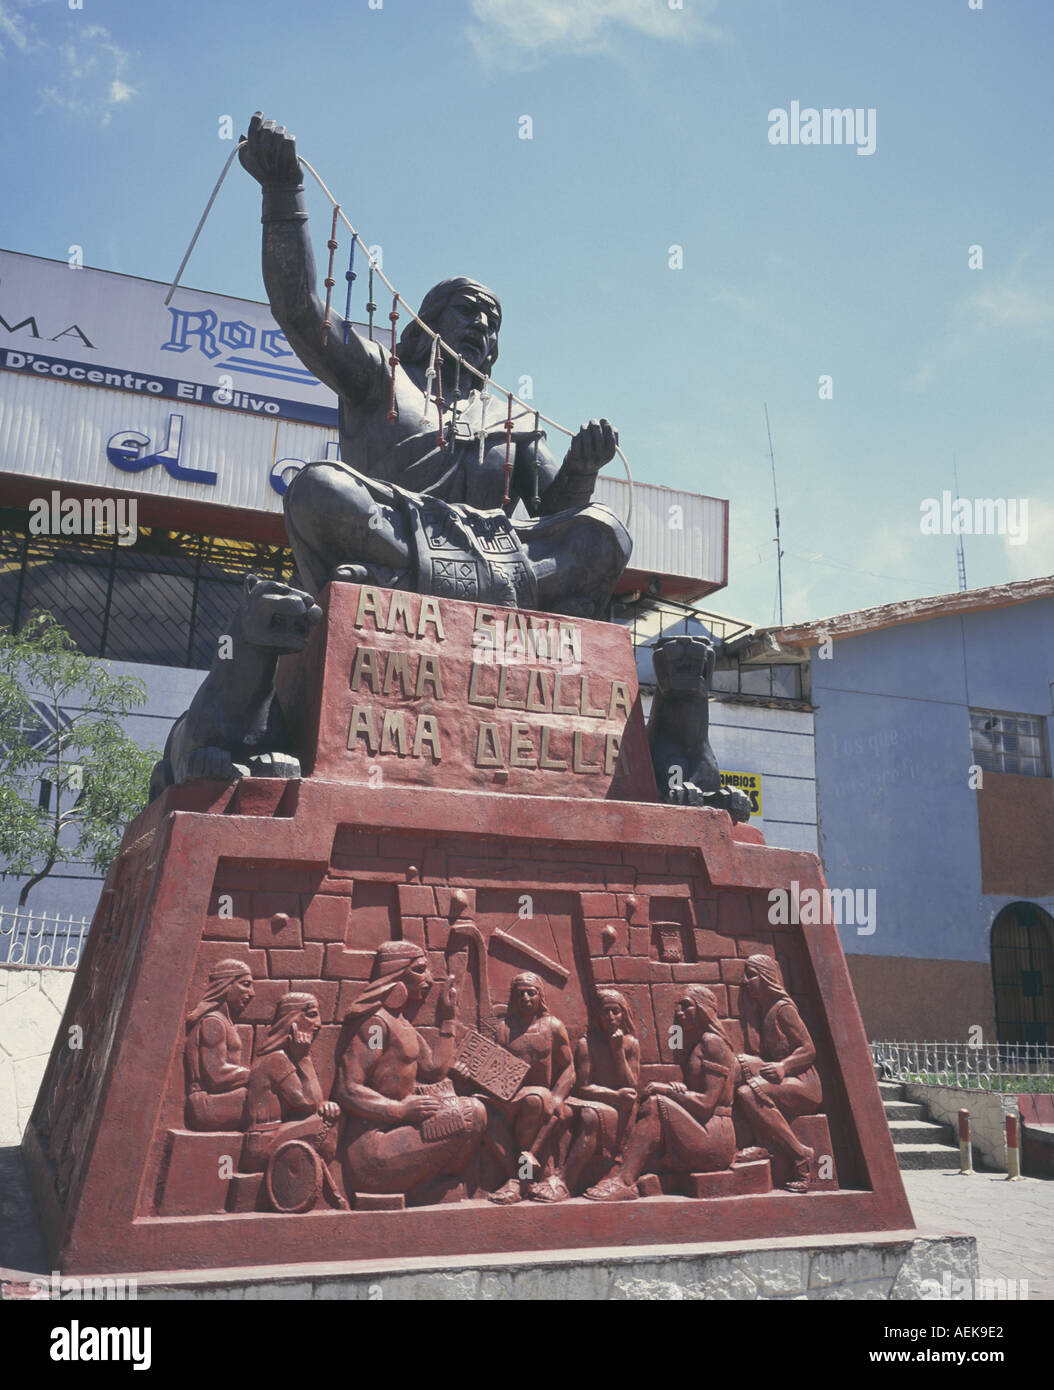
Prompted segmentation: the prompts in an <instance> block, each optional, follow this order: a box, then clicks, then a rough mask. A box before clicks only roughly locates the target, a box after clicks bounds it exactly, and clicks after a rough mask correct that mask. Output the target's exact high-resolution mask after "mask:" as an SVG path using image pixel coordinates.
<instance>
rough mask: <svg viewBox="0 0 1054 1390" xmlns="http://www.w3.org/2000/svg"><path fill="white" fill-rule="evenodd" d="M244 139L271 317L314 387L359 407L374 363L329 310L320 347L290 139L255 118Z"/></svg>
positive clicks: (318, 304)
mask: <svg viewBox="0 0 1054 1390" xmlns="http://www.w3.org/2000/svg"><path fill="white" fill-rule="evenodd" d="M244 139H245V142H246V143H245V144H244V145H242V147H241V150H240V151H239V154H238V157H239V159H240V160H241V163H242V168H243V169H245V170H246V172H247V173H249V174H251V175H252V176H253V178H254V179H255V180H256V181H257V183H258V184H259V185H260V187H261V188H262V189H263V213H262V216H261V221H262V222H263V277H264V285H265V286H266V288H267V297H268V299H269V300H270V304H271V312H272V313H273V314H274V316H275V318H276V319H277V321H278V323H279V324H280V325H281V328H282V332H283V333H284V334H285V336H286V337H287V338H288V339H289V343H290V345H291V347H292V348H293V351H294V352H295V353H296V355H297V356H298V357H299V358H300V360H301V361H302V362H303V363H304V364H305V365H306V366H307V367H309V368H310V370H311V371H312V372H314V374H315V375H316V376H317V377H318V379H319V380H320V381H324V382H325V383H326V385H327V386H330V387H332V389H333V390H334V391H336V392H337V394H338V395H339V396H343V397H344V398H345V399H347V400H349V401H351V402H353V403H355V404H359V403H362V402H365V400H366V398H367V396H368V394H369V390H370V385H371V383H372V382H373V380H374V377H375V375H376V373H377V371H378V365H379V364H378V360H377V359H376V358H374V357H371V356H370V354H369V352H368V350H367V348H366V346H365V345H364V344H363V342H362V340H361V339H360V338H359V337H358V335H357V334H356V333H355V332H354V331H352V332H350V333H348V335H347V339H348V340H347V342H345V341H344V336H345V334H344V320H343V319H342V318H341V316H340V315H339V314H338V313H337V312H336V310H335V309H332V308H331V310H330V315H329V320H330V329H329V332H328V333H327V335H326V341H325V343H323V341H322V321H323V318H324V317H325V308H324V306H323V303H322V300H321V299H320V298H319V295H318V275H317V271H316V268H315V254H314V251H313V249H312V246H311V237H310V234H309V232H308V217H307V204H306V201H305V198H304V185H303V177H302V174H301V171H300V162H299V160H298V159H297V154H296V136H294V135H290V134H289V132H288V131H287V130H286V128H285V126H280V125H276V124H275V122H274V121H269V120H265V119H264V116H263V113H262V112H261V111H257V112H256V114H255V115H254V116H253V118H252V120H251V121H250V122H249V133H248V135H246V136H245V137H244Z"/></svg>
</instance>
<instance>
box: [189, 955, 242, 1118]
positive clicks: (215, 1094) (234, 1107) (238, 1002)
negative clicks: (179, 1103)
mask: <svg viewBox="0 0 1054 1390" xmlns="http://www.w3.org/2000/svg"><path fill="white" fill-rule="evenodd" d="M255 993H256V991H255V990H254V989H253V977H252V972H251V971H250V969H249V967H248V966H247V965H246V964H245V962H244V961H242V960H233V959H231V960H221V961H220V962H219V963H218V964H217V965H215V966H214V967H213V969H212V970H211V971H210V972H209V982H208V985H207V987H206V989H205V993H204V994H203V995H202V996H201V999H200V1001H199V1002H198V1004H197V1005H196V1007H195V1008H193V1009H192V1010H191V1011H190V1013H189V1014H188V1015H187V1041H186V1045H185V1047H184V1050H183V1069H184V1072H185V1074H186V1080H187V1103H186V1112H185V1114H186V1123H187V1128H188V1129H198V1130H209V1131H213V1132H215V1131H217V1130H225V1129H241V1127H242V1124H243V1123H244V1111H245V1097H246V1095H247V1094H248V1085H249V1068H248V1066H247V1065H246V1059H245V1058H244V1057H243V1055H242V1054H243V1049H242V1040H241V1035H240V1033H239V1032H238V1030H237V1028H236V1027H235V1026H234V1024H235V1021H236V1020H237V1018H238V1017H239V1015H240V1014H241V1013H242V1012H243V1011H244V1009H245V1007H246V1005H247V1004H248V1003H249V1001H250V1000H251V999H252V998H253V997H254V995H255Z"/></svg>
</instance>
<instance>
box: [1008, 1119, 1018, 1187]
mask: <svg viewBox="0 0 1054 1390" xmlns="http://www.w3.org/2000/svg"><path fill="white" fill-rule="evenodd" d="M1006 1180H1007V1182H1020V1181H1021V1147H1020V1144H1019V1142H1018V1119H1017V1116H1016V1115H1008V1116H1007V1117H1006Z"/></svg>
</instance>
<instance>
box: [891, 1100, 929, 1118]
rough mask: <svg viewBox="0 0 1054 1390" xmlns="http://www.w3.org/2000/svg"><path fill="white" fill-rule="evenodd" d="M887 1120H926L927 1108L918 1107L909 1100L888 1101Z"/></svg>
mask: <svg viewBox="0 0 1054 1390" xmlns="http://www.w3.org/2000/svg"><path fill="white" fill-rule="evenodd" d="M885 1106H886V1119H887V1120H890V1121H892V1120H925V1118H926V1107H925V1106H924V1105H916V1104H914V1103H913V1102H912V1101H909V1100H887V1101H886V1102H885Z"/></svg>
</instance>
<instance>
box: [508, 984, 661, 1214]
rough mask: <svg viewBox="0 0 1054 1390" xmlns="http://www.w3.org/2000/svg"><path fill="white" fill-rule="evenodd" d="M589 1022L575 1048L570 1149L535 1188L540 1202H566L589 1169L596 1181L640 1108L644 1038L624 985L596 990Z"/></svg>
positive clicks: (533, 1193) (609, 1164) (534, 1192)
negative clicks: (554, 1172) (550, 1173)
mask: <svg viewBox="0 0 1054 1390" xmlns="http://www.w3.org/2000/svg"><path fill="white" fill-rule="evenodd" d="M589 1022H590V1027H589V1031H588V1033H587V1034H586V1036H585V1037H584V1038H580V1039H579V1042H578V1045H577V1047H576V1048H575V1088H574V1091H573V1092H572V1094H571V1096H570V1097H569V1098H568V1101H567V1104H568V1107H569V1109H570V1111H571V1114H572V1130H571V1143H570V1149H569V1151H568V1153H567V1157H566V1159H565V1160H564V1163H563V1165H562V1168H561V1170H560V1171H559V1172H558V1173H556V1174H555V1175H554V1176H553V1177H552V1178H550V1179H548V1181H547V1182H543V1183H539V1184H537V1185H536V1186H537V1190H535V1191H532V1192H531V1194H530V1195H531V1196H532V1197H533V1198H534V1199H535V1200H536V1201H551V1202H562V1201H566V1199H567V1198H568V1197H570V1196H572V1195H574V1194H575V1193H576V1192H578V1190H579V1187H580V1184H581V1182H582V1180H583V1178H584V1177H585V1175H586V1174H587V1173H588V1172H589V1171H590V1169H592V1170H593V1178H594V1181H595V1180H596V1179H597V1178H600V1177H603V1176H605V1172H604V1169H605V1167H606V1168H608V1169H610V1168H611V1166H612V1165H613V1164H614V1161H615V1159H616V1157H617V1156H618V1154H619V1152H620V1151H621V1148H622V1143H623V1140H624V1139H625V1137H626V1132H627V1129H628V1127H629V1124H630V1121H631V1120H632V1118H633V1116H634V1114H635V1113H636V1109H637V1102H638V1100H639V1091H638V1088H639V1084H640V1041H639V1039H638V1036H637V1023H636V1020H635V1018H634V1017H633V1010H632V1009H631V1008H630V1005H629V1000H628V999H627V998H626V996H625V995H624V994H623V993H622V992H621V990H617V989H598V990H597V992H596V994H595V995H594V997H593V1004H592V1008H591V1009H590V1018H589ZM598 1167H599V1170H600V1171H599V1172H597V1171H596V1170H597V1168H598Z"/></svg>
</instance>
